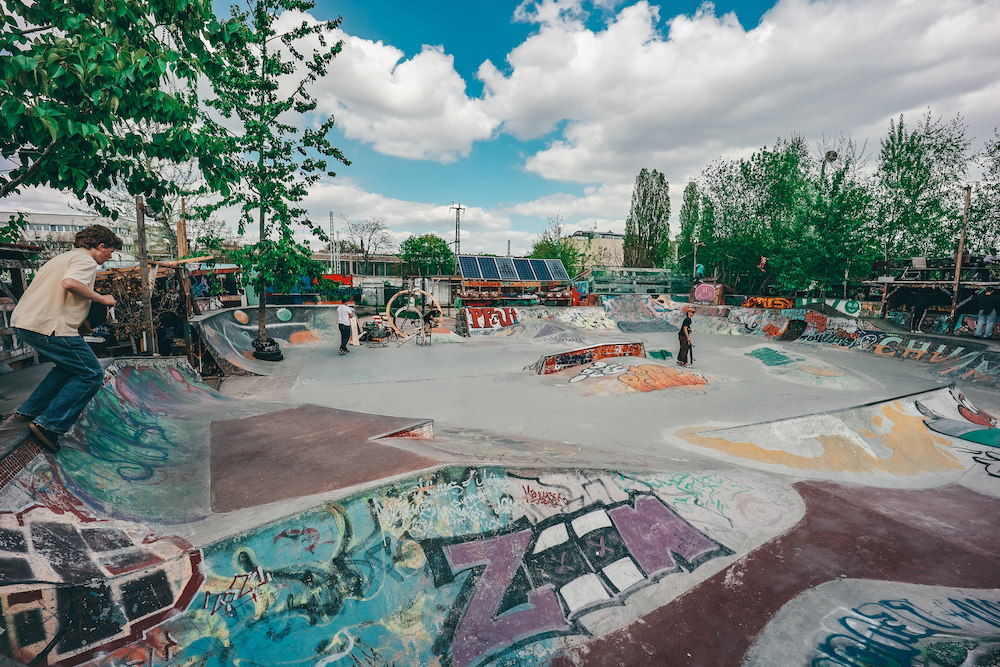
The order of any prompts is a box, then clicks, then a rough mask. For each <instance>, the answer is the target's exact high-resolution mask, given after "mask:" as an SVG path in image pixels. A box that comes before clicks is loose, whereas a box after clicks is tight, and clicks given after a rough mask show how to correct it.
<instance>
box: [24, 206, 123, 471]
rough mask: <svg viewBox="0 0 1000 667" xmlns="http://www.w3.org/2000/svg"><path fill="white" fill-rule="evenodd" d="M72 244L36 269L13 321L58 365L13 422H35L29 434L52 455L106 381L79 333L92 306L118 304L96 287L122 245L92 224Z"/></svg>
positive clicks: (28, 342)
mask: <svg viewBox="0 0 1000 667" xmlns="http://www.w3.org/2000/svg"><path fill="white" fill-rule="evenodd" d="M73 245H74V246H75V247H74V248H73V249H72V250H70V251H69V252H66V253H63V254H61V255H59V256H57V257H53V258H52V259H50V260H49V261H48V262H46V263H45V265H44V266H42V268H41V269H39V270H38V273H36V274H35V277H34V279H33V280H32V281H31V285H30V286H29V287H28V289H27V290H25V292H24V296H22V297H21V300H20V301H19V302H18V303H17V306H16V307H15V308H14V312H13V313H11V318H10V323H11V325H12V326H13V327H14V328H15V329H16V330H17V333H18V335H19V336H20V337H21V340H23V341H24V343H25V344H27V345H30V346H31V347H33V348H35V349H36V350H38V351H39V352H41V353H43V354H44V355H45V356H46V357H48V358H49V359H51V360H52V361H54V362H55V364H56V366H55V368H53V369H52V370H51V371H50V372H49V374H48V375H46V376H45V379H44V380H42V383H41V384H39V385H38V388H37V389H35V391H34V393H33V394H31V396H30V397H29V398H28V400H27V401H25V402H24V403H22V404H21V407H19V408H18V409H17V412H15V413H14V419H17V420H24V421H27V420H31V425H30V428H31V430H32V431H33V432H34V434H35V435H36V436H37V437H38V439H39V440H41V443H42V444H43V445H44V446H45V447H46V448H48V449H49V450H50V451H52V452H58V451H59V436H60V435H63V434H65V433H66V432H67V431H69V430H70V429H71V428H72V427H73V424H74V423H75V422H76V419H77V417H79V416H80V413H81V412H83V409H84V408H85V407H87V403H89V402H90V399H91V398H93V397H94V394H96V393H97V390H98V389H100V388H101V383H102V382H103V381H104V369H103V368H102V367H101V362H99V361H98V360H97V356H96V355H95V354H94V351H93V350H91V349H90V346H89V345H87V343H86V341H84V340H83V337H82V336H81V335H80V334H79V331H78V329H79V327H80V325H81V324H83V321H84V320H85V319H86V318H87V313H88V312H89V311H90V302H91V301H96V302H97V303H99V304H102V305H105V306H114V305H115V298H114V297H113V296H111V295H110V294H98V293H97V292H95V291H94V283H95V282H96V280H97V267H98V266H99V265H100V264H104V262H106V261H108V260H109V259H111V254H112V253H113V252H114V251H115V250H120V249H121V247H122V240H121V239H120V238H118V237H117V236H115V234H114V233H113V232H112V231H111V230H110V229H108V228H107V227H102V226H101V225H91V226H89V227H86V228H85V229H83V230H82V231H80V232H79V233H77V235H76V238H75V240H74V242H73Z"/></svg>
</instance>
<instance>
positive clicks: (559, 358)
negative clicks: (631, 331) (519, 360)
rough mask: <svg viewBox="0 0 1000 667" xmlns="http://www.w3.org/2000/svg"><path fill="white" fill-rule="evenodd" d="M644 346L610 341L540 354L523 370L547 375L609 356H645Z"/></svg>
mask: <svg viewBox="0 0 1000 667" xmlns="http://www.w3.org/2000/svg"><path fill="white" fill-rule="evenodd" d="M645 356H646V348H645V346H644V345H643V344H642V343H611V344H608V345H594V346H591V347H587V348H583V349H580V350H572V351H570V352H560V353H559V354H549V355H545V356H542V357H541V358H540V359H539V360H538V361H536V362H535V363H534V364H532V365H531V366H527V367H526V368H525V370H529V369H530V370H531V371H532V372H534V373H536V374H537V375H548V374H550V373H558V372H559V371H561V370H563V369H566V368H572V367H573V366H581V365H583V364H589V363H591V362H592V361H598V360H600V359H608V358H611V357H645Z"/></svg>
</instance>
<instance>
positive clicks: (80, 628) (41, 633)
mask: <svg viewBox="0 0 1000 667" xmlns="http://www.w3.org/2000/svg"><path fill="white" fill-rule="evenodd" d="M18 481H19V484H21V485H22V491H30V492H29V493H27V494H25V496H24V497H26V498H32V499H36V500H37V502H35V503H32V504H29V505H27V506H26V507H24V509H21V510H19V511H5V512H0V630H4V632H0V653H3V654H4V655H8V656H10V657H12V658H14V659H15V660H17V661H19V662H21V663H24V664H55V663H59V664H63V665H76V664H80V663H82V662H85V661H87V660H89V659H90V658H92V657H93V656H94V655H96V654H98V653H100V652H103V651H109V650H114V649H117V648H119V647H122V646H126V645H130V644H133V643H135V642H137V641H139V640H140V639H141V638H142V636H143V635H144V634H145V633H146V631H148V630H149V629H150V628H153V627H154V626H156V625H158V624H159V623H161V622H163V621H164V620H166V619H168V618H171V617H173V616H176V615H177V614H179V613H181V612H182V611H183V610H184V608H185V607H186V606H187V604H188V603H189V602H190V601H191V600H192V599H193V598H194V594H195V592H196V591H197V590H198V587H199V585H200V584H201V581H202V577H201V574H200V572H199V569H198V567H199V563H200V560H201V556H200V553H198V552H197V551H193V550H191V549H190V547H191V545H190V544H188V543H187V542H186V541H184V540H183V539H180V538H177V537H173V536H167V537H162V536H159V535H156V534H155V533H154V532H153V531H152V530H151V529H150V528H149V527H148V526H146V525H143V524H137V523H133V522H128V521H119V520H113V519H102V518H99V517H97V516H95V515H94V514H92V513H91V512H89V511H87V510H86V509H85V508H84V507H83V504H82V503H81V502H80V501H79V500H77V499H75V498H74V497H73V496H72V494H71V493H70V492H69V491H68V490H67V489H66V487H65V486H63V484H62V480H61V478H60V476H59V474H58V471H57V469H56V468H55V467H54V466H53V463H52V461H51V460H50V459H48V458H45V459H42V460H41V461H40V462H36V463H35V464H34V465H33V466H32V469H31V470H30V471H29V473H28V479H27V480H25V479H24V477H23V476H22V477H21V478H19V480H18ZM32 492H34V493H32ZM17 498H18V492H17V490H13V491H8V490H5V503H4V504H5V505H8V506H9V505H10V504H11V501H16V499H17Z"/></svg>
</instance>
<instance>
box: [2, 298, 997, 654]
mask: <svg viewBox="0 0 1000 667" xmlns="http://www.w3.org/2000/svg"><path fill="white" fill-rule="evenodd" d="M654 302H655V304H654ZM846 307H847V306H845V308H846ZM676 310H677V308H676V307H675V305H674V304H671V303H669V302H666V301H664V300H656V299H649V298H648V297H643V298H641V299H632V300H626V301H623V302H622V303H619V304H617V305H614V306H612V309H608V308H606V309H604V310H603V311H601V309H590V310H589V311H586V312H585V313H581V314H579V315H575V314H572V312H571V311H562V312H559V311H552V312H549V311H548V310H546V309H536V310H533V311H531V310H525V312H524V313H522V312H521V309H518V310H517V311H515V312H514V313H513V317H515V318H516V321H513V322H512V321H511V320H510V319H509V318H510V317H511V314H509V313H508V314H506V316H507V317H508V320H507V322H508V324H507V325H502V324H501V325H500V326H497V327H494V328H493V329H492V330H490V331H484V332H480V333H477V334H475V335H473V336H472V337H471V338H468V339H464V342H462V343H460V344H455V345H437V344H435V345H432V346H429V347H419V348H418V347H416V346H413V345H404V346H402V347H395V346H391V347H388V348H379V349H368V348H363V347H362V348H360V349H358V348H356V349H354V350H353V351H352V354H350V355H347V356H340V355H338V354H337V353H336V345H337V342H338V341H334V340H326V339H325V338H324V336H323V335H316V336H310V337H308V340H305V338H304V337H303V336H300V337H299V338H302V339H303V340H302V341H301V342H299V343H296V344H290V345H286V346H284V347H283V351H284V353H285V355H286V360H285V361H283V362H281V363H280V364H275V365H272V366H271V367H270V368H269V369H268V370H269V371H270V372H271V374H270V375H269V376H267V377H262V376H245V377H237V378H231V379H228V380H226V382H225V383H224V384H223V386H222V391H221V392H215V391H213V390H211V389H209V388H208V387H206V386H205V385H204V384H203V383H201V382H200V379H199V378H198V377H197V375H196V374H195V373H194V372H193V371H192V370H191V369H190V368H189V367H187V365H186V364H185V363H184V362H178V361H149V360H144V361H142V362H117V363H116V364H115V365H114V366H113V367H112V368H110V369H109V373H108V379H107V382H106V385H105V388H104V390H102V393H101V394H99V396H98V398H97V399H95V401H94V402H93V403H92V404H91V406H90V407H88V410H87V412H85V414H84V415H83V417H82V418H81V421H80V422H79V423H78V424H77V426H76V427H75V428H74V430H73V432H72V433H71V434H70V436H69V437H68V438H67V443H66V445H67V446H66V448H65V449H64V450H63V451H62V452H60V453H59V454H58V455H56V456H49V455H46V456H44V457H40V458H39V459H36V460H35V461H34V462H33V463H32V465H31V466H29V467H28V469H26V470H25V471H24V473H22V474H21V475H19V476H18V477H17V478H16V479H15V480H14V482H13V483H12V484H10V485H9V486H8V487H7V488H5V489H4V490H3V491H2V492H0V608H2V613H0V630H3V631H2V632H0V653H2V654H4V655H8V656H10V657H12V658H14V659H16V660H18V661H20V662H22V663H25V664H27V663H29V662H30V663H32V664H64V665H76V664H88V665H90V664H93V665H107V666H111V665H126V664H129V665H140V664H141V665H150V666H152V665H157V666H161V665H162V666H164V667H166V666H168V665H169V666H173V665H195V664H198V665H220V666H221V665H233V664H240V665H276V664H282V665H285V664H287V665H303V666H305V665H309V666H313V665H316V666H326V665H338V664H342V665H365V666H369V665H378V666H381V665H387V666H388V665H439V666H441V665H454V666H459V665H462V666H465V665H474V666H478V665H491V666H492V665H497V666H513V665H531V666H535V665H539V666H545V665H552V666H555V667H568V666H569V665H591V664H601V665H604V664H614V665H621V664H628V665H664V664H671V665H673V664H677V665H740V664H746V665H841V664H844V665H883V664H899V665H961V664H990V662H989V660H994V659H995V656H996V650H995V645H996V643H997V637H998V636H1000V634H998V631H997V627H998V624H1000V597H998V592H1000V579H998V575H997V573H998V572H1000V537H998V535H1000V533H998V532H997V531H996V530H995V529H994V525H995V517H996V516H997V511H998V510H1000V505H998V503H1000V500H998V498H1000V483H998V478H1000V455H998V454H997V452H998V450H997V444H998V439H997V431H998V428H997V427H998V424H997V422H996V419H995V418H994V415H996V414H997V413H998V410H997V408H998V407H1000V399H998V397H997V392H996V391H995V390H994V388H992V387H990V386H989V384H988V383H984V382H980V381H978V380H977V378H976V377H975V376H972V375H970V376H968V377H966V378H963V377H961V376H958V377H957V378H956V380H957V382H958V385H957V386H956V387H954V388H952V387H949V386H948V383H949V382H950V381H951V377H950V376H942V375H941V374H939V373H937V372H936V370H937V368H938V367H937V366H935V365H933V364H928V363H922V362H921V361H920V360H919V359H907V360H900V359H899V357H900V356H902V355H895V356H891V355H882V354H877V353H874V352H873V351H865V350H862V349H858V348H857V347H854V348H852V347H849V346H841V345H835V344H829V343H824V342H817V341H802V340H801V338H802V337H803V336H804V335H810V334H809V333H808V331H810V330H809V329H808V327H810V326H812V327H814V328H815V327H816V326H817V322H818V320H817V321H814V322H809V323H807V324H806V325H805V326H804V327H802V331H801V332H799V333H800V335H799V337H798V338H799V339H798V340H793V339H790V334H789V333H788V332H789V328H788V327H789V326H792V329H791V331H792V332H793V333H794V332H795V331H796V328H797V327H800V326H801V325H790V324H789V323H790V322H791V321H793V320H795V318H794V317H793V318H789V317H787V316H785V315H781V314H775V313H771V314H770V315H768V316H767V317H764V316H760V318H759V320H750V319H747V317H749V316H748V315H747V314H746V312H743V313H740V312H736V311H735V310H734V309H732V308H730V309H727V310H726V313H725V315H719V314H718V313H717V314H716V316H714V317H713V318H712V319H711V320H710V319H709V316H707V315H704V314H698V315H696V316H695V323H696V327H695V332H696V334H695V346H696V347H695V350H694V352H695V358H696V362H695V364H694V367H693V368H680V367H677V366H676V365H674V364H671V363H670V362H669V361H664V360H658V359H651V358H648V357H613V358H607V359H599V360H589V361H587V362H586V363H583V364H579V365H573V366H570V367H567V368H564V369H563V370H559V371H558V372H555V373H552V374H548V375H537V374H534V373H532V372H531V371H530V370H525V367H526V366H530V365H531V364H533V363H534V362H535V361H536V360H538V358H539V356H540V355H546V356H550V355H559V354H563V353H573V351H574V350H577V349H579V348H581V347H587V346H591V345H606V344H611V343H614V342H620V341H621V340H622V339H623V337H627V338H629V339H632V338H634V339H635V341H636V342H641V343H642V345H643V347H644V348H645V349H647V350H660V349H667V350H675V349H676V345H677V343H676V332H675V331H670V330H669V329H668V328H667V327H666V326H662V325H668V324H673V325H674V326H676V324H677V323H678V322H677V321H674V322H671V320H672V319H676V315H677V314H678V313H677V312H676ZM289 313H290V317H289V318H288V320H287V321H288V322H292V324H291V325H288V327H287V328H286V333H288V332H291V333H289V336H288V338H287V339H286V340H288V341H289V342H291V337H292V335H294V334H295V333H297V332H309V331H321V329H322V326H323V323H322V318H323V317H325V315H323V313H322V311H319V312H317V313H314V314H312V315H310V316H309V318H306V317H305V315H302V316H301V317H300V316H299V315H296V314H295V312H294V309H289ZM602 313H603V314H602ZM615 313H617V314H619V315H620V316H621V317H622V319H621V322H625V323H632V324H636V325H637V326H635V327H634V328H633V330H632V331H631V332H626V331H625V330H624V329H622V328H621V327H620V326H618V324H616V320H615V319H614V314H615ZM734 313H735V316H737V317H744V321H742V322H737V324H733V323H732V321H731V320H729V319H728V318H729V317H730V315H731V314H734ZM794 314H795V313H792V315H794ZM661 316H662V319H659V318H660V317H661ZM490 317H491V318H492V316H490ZM753 317H757V316H756V315H754V316H753ZM780 317H785V322H784V325H783V326H779V325H782V322H781V320H780V319H778V318H780ZM810 317H812V316H810ZM497 319H498V320H499V319H500V316H499V315H498V316H497ZM830 319H833V318H829V319H828V320H827V324H829V321H830ZM300 320H301V321H300ZM723 320H725V321H726V322H727V323H728V325H732V326H729V330H728V332H724V333H726V335H709V334H707V333H705V332H704V331H701V329H702V328H704V327H709V326H710V325H711V326H715V325H717V324H719V323H721V322H722V321H723ZM481 321H482V322H483V323H485V322H486V314H483V316H482V318H481ZM609 321H610V322H611V323H612V324H614V325H615V326H614V327H608V326H607V322H609ZM801 321H803V322H805V320H804V319H803V320H801ZM700 322H708V323H709V324H702V323H700ZM755 322H756V323H757V324H759V325H760V326H757V325H755V324H754V323H755ZM233 323H235V324H239V322H238V321H237V320H236V319H235V317H233ZM317 323H318V324H317ZM657 323H662V324H657ZM748 323H749V324H748ZM640 325H641V326H640ZM737 325H738V326H737ZM768 325H770V326H773V327H774V328H773V329H772V330H771V334H772V335H766V334H753V333H749V334H746V333H740V334H738V335H737V334H733V333H732V332H734V331H741V330H740V329H739V328H738V327H743V328H744V331H758V330H763V329H764V328H765V327H766V326H768ZM228 326H229V324H226V325H225V326H224V327H220V328H219V331H223V332H225V331H226V330H227V327H228ZM843 326H847V325H846V324H845V325H843ZM294 327H299V328H298V329H297V330H295V331H293V330H292V329H293V328H294ZM754 327H756V328H754ZM480 328H485V326H484V327H480ZM626 328H627V327H626ZM841 328H842V327H841ZM821 333H822V332H821ZM855 333H856V331H855ZM742 335H762V336H764V337H763V338H742V337H740V336H742ZM782 336H785V339H782V338H781V337H782ZM879 340H884V339H879ZM581 341H582V342H583V343H582V344H581ZM883 347H885V346H883ZM234 349H236V347H234ZM986 353H987V354H989V353H990V349H989V348H986ZM955 356H956V357H961V354H958V355H955ZM952 361H955V359H952ZM241 363H242V362H241ZM989 363H990V362H988V360H987V364H988V367H990V366H989ZM990 368H991V367H990ZM790 370H794V371H795V373H792V372H789V371H790ZM987 370H988V369H987ZM811 371H818V372H811ZM987 374H988V373H987ZM809 375H812V376H814V377H817V378H833V380H830V381H825V380H824V381H819V382H809V381H802V380H803V379H806V380H807V379H808V378H806V377H805V376H809ZM348 411H353V412H348ZM365 414H371V415H373V416H372V417H371V418H370V419H369V420H366V418H365V416H364V415H365ZM804 415H814V416H811V417H803V416H804ZM324 420H330V421H324ZM386 424H388V426H385V425H386ZM400 424H402V426H403V427H405V428H403V432H402V433H399V432H398V429H397V427H399V425H400ZM394 434H395V435H396V437H379V436H386V435H394ZM372 438H374V439H372ZM215 440H218V442H215ZM223 440H226V443H225V446H223V443H222V441H223ZM217 444H218V448H219V452H218V453H220V454H225V456H224V457H223V458H222V459H220V460H219V462H218V465H215V462H213V460H212V459H213V457H214V456H215V455H216V453H217V452H216V445H217ZM386 452H390V453H391V452H395V453H396V454H395V455H393V456H390V458H389V459H385V458H378V457H379V456H381V455H383V454H384V453H386ZM366 460H367V461H368V463H369V465H368V466H367V469H366V466H365V465H364V463H365V461H366ZM296 462H299V463H300V464H301V466H302V468H301V473H300V474H299V475H298V478H297V477H296V475H295V465H294V464H295V463H296ZM397 464H399V465H401V467H392V466H393V465H397ZM279 466H280V467H281V470H279V469H278V468H279ZM356 473H364V474H356ZM227 485H228V486H227ZM223 487H226V488H228V489H229V491H228V492H229V493H236V494H239V495H240V502H239V503H236V504H235V505H232V506H231V507H226V506H223V505H220V504H215V503H213V496H214V494H215V492H216V490H217V489H223ZM276 493H277V495H275V494H276ZM247 505H249V506H247ZM230 509H231V511H227V510H230Z"/></svg>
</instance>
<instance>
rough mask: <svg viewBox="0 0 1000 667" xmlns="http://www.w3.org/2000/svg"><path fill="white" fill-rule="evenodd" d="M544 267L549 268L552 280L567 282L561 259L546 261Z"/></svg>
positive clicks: (567, 276) (567, 277)
mask: <svg viewBox="0 0 1000 667" xmlns="http://www.w3.org/2000/svg"><path fill="white" fill-rule="evenodd" d="M545 265H546V266H548V267H549V273H551V274H552V279H553V280H567V281H568V280H569V274H568V273H566V267H565V266H563V263H562V260H561V259H547V260H545Z"/></svg>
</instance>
